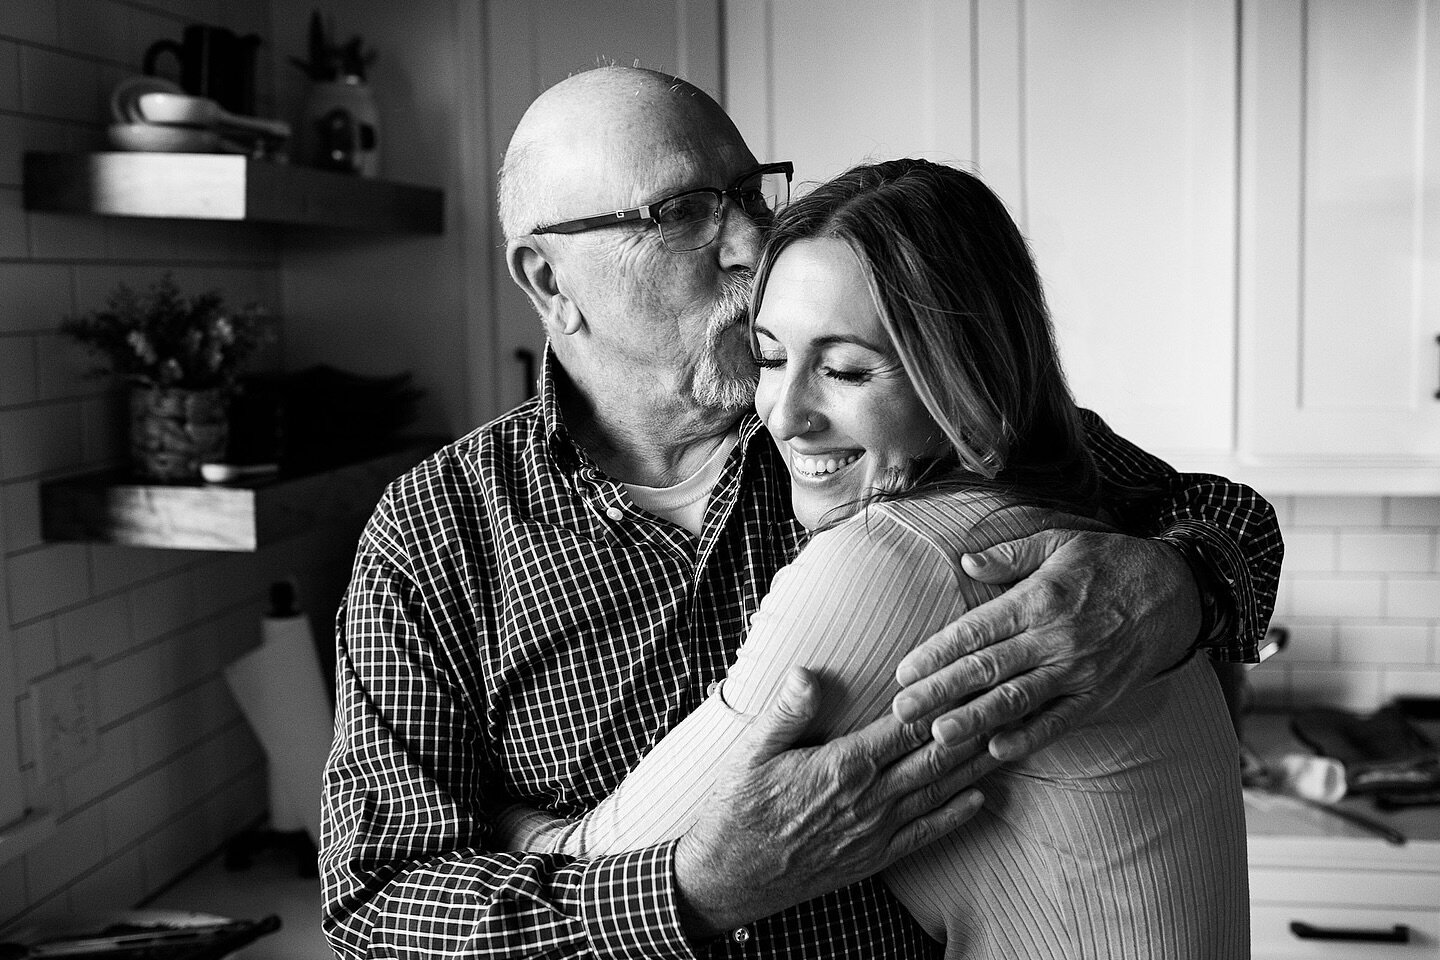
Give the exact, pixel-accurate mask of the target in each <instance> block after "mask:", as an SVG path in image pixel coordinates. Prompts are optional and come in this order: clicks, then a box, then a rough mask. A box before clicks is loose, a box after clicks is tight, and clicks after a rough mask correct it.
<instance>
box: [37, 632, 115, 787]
mask: <svg viewBox="0 0 1440 960" xmlns="http://www.w3.org/2000/svg"><path fill="white" fill-rule="evenodd" d="M30 703H31V707H32V709H33V710H34V711H35V724H34V730H35V741H36V743H35V762H36V764H37V765H38V767H39V769H38V771H37V772H38V779H39V781H40V782H41V783H48V782H49V781H51V780H55V779H57V778H59V777H63V776H65V775H67V774H69V773H73V772H74V771H76V770H78V769H80V768H81V767H83V766H85V765H86V764H87V763H90V762H91V761H92V760H95V759H96V758H97V757H99V756H100V729H99V724H98V720H97V717H96V713H95V711H96V697H95V663H94V661H92V660H89V659H86V660H81V661H80V662H79V663H77V664H75V665H74V666H71V667H67V668H65V669H64V670H62V671H60V672H59V673H57V674H55V675H53V676H49V677H46V678H45V679H43V680H37V681H35V682H34V683H32V684H31V685H30Z"/></svg>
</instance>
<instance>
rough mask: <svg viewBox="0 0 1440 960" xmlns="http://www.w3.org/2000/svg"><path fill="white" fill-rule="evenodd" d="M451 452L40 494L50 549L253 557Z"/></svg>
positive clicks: (122, 481)
mask: <svg viewBox="0 0 1440 960" xmlns="http://www.w3.org/2000/svg"><path fill="white" fill-rule="evenodd" d="M443 443H444V441H443V440H441V439H439V438H427V439H424V440H415V441H410V442H408V443H407V445H406V446H404V447H403V448H400V449H397V450H395V451H394V452H391V453H387V454H384V455H380V456H376V457H372V458H370V459H368V460H363V461H359V462H357V463H351V464H346V465H343V466H337V467H335V468H333V469H329V470H324V471H320V472H316V473H308V474H302V475H295V476H285V475H283V474H281V475H279V476H276V477H271V478H268V479H259V480H247V481H240V482H236V483H224V484H218V483H216V484H212V483H196V484H146V483H137V482H135V481H133V480H127V479H126V478H125V477H124V475H122V474H118V473H115V472H107V473H92V474H85V475H82V476H78V477H70V478H67V479H64V480H52V481H49V482H47V483H42V484H41V486H40V509H41V523H40V528H41V535H42V536H43V537H44V539H45V540H47V541H51V542H66V541H69V542H73V541H85V542H91V543H95V542H99V543H116V544H124V545H126V546H132V547H165V548H169V549H174V550H225V551H232V552H245V551H254V550H257V549H259V548H260V547H263V546H265V545H266V544H269V543H273V542H275V541H276V540H280V539H283V538H285V537H289V536H293V535H295V534H297V533H303V532H305V531H306V530H309V529H310V528H312V527H315V526H317V525H319V524H322V523H326V522H329V521H333V520H342V519H353V518H355V517H365V516H368V515H369V514H370V512H371V511H372V510H374V509H375V504H376V503H377V502H379V500H380V495H381V494H382V493H383V492H384V491H385V487H386V485H388V484H389V483H390V481H391V480H394V479H395V478H396V477H398V476H400V475H401V474H402V473H404V472H405V471H406V470H409V469H410V468H411V467H413V466H414V465H415V464H417V463H419V462H420V461H421V460H423V459H424V458H425V457H427V456H429V455H430V454H431V453H433V452H434V451H435V450H437V449H439V447H440V446H441V445H442V444H443Z"/></svg>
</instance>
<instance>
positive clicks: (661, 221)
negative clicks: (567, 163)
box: [533, 160, 795, 253]
mask: <svg viewBox="0 0 1440 960" xmlns="http://www.w3.org/2000/svg"><path fill="white" fill-rule="evenodd" d="M794 173H795V165H794V164H793V163H791V162H790V161H788V160H787V161H785V162H784V163H767V164H764V165H763V166H759V167H756V168H755V169H754V170H751V171H750V172H748V173H745V174H742V175H741V176H739V177H737V178H735V182H734V183H732V184H730V186H728V187H726V188H725V189H723V190H721V189H720V188H718V187H700V188H698V189H695V190H686V191H685V192H683V193H677V194H674V195H673V196H669V197H662V198H661V199H659V200H656V201H655V202H654V203H647V204H645V205H644V206H640V207H634V208H632V209H630V210H616V211H615V212H614V213H601V214H596V215H595V216H593V217H581V218H580V219H578V220H565V221H563V222H561V223H552V224H550V225H549V226H548V227H539V228H537V229H536V230H534V231H533V232H534V233H583V232H585V231H586V230H598V229H600V228H601V227H608V226H610V225H611V224H616V223H630V222H634V221H642V222H644V221H648V222H650V223H654V224H655V225H656V226H658V227H659V228H660V239H661V240H662V241H663V242H664V244H665V247H666V249H668V250H672V251H674V252H676V253H680V252H683V251H686V250H699V249H700V248H701V247H704V246H707V245H708V244H710V243H711V242H712V241H713V240H714V239H715V238H716V237H717V236H719V234H720V221H721V219H723V217H724V213H725V199H726V198H727V197H728V198H729V199H730V202H731V203H734V204H735V205H736V206H738V207H739V208H740V209H741V210H743V211H744V212H745V215H746V216H747V217H749V218H750V219H751V220H754V221H755V222H756V223H758V224H760V225H762V226H765V225H768V224H769V223H770V221H771V220H773V219H774V217H775V214H776V213H777V212H778V211H779V210H780V208H781V207H783V206H785V204H787V203H789V202H790V178H791V177H792V176H794Z"/></svg>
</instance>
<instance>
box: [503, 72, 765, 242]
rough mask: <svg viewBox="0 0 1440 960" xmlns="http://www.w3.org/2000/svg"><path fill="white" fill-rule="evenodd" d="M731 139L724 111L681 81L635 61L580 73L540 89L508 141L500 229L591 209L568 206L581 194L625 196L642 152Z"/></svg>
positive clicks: (725, 143) (516, 230)
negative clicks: (638, 64) (623, 65)
mask: <svg viewBox="0 0 1440 960" xmlns="http://www.w3.org/2000/svg"><path fill="white" fill-rule="evenodd" d="M737 145H738V146H739V147H740V148H741V149H743V146H744V141H743V140H742V139H741V137H740V134H739V131H737V130H736V129H735V125H734V124H733V123H732V122H731V121H730V118H729V117H728V116H726V115H725V111H723V110H721V109H720V105H719V104H717V103H716V102H715V101H714V100H713V99H711V98H710V97H709V96H708V95H707V94H706V93H705V92H704V91H702V90H700V89H699V88H698V87H695V86H693V85H691V84H689V83H687V82H685V81H684V80H681V79H679V78H677V77H672V76H670V75H669V74H665V73H660V72H658V71H655V70H646V69H642V68H639V67H618V66H607V67H598V68H596V69H594V70H587V71H585V72H584V73H577V74H575V75H573V76H571V77H568V78H566V79H565V80H562V81H561V82H560V83H557V84H556V85H555V86H553V87H551V88H550V89H549V90H546V91H545V92H544V93H542V94H541V95H540V96H539V97H537V98H536V100H535V102H534V103H532V104H531V105H530V108H529V109H528V110H526V111H525V115H524V116H523V117H521V119H520V123H519V125H518V126H517V127H516V128H515V133H514V135H513V136H512V137H511V139H510V145H509V147H508V149H507V150H506V151H505V161H504V163H503V165H502V166H501V170H500V186H499V192H500V196H499V201H500V223H501V225H502V226H503V227H504V230H505V237H506V239H507V240H509V239H513V238H515V237H517V236H522V235H524V234H526V233H529V232H530V231H531V230H533V229H535V228H536V227H538V226H541V225H543V224H546V223H553V222H556V221H558V220H564V219H569V218H571V217H576V216H588V215H590V214H592V213H595V212H597V211H596V210H594V209H590V208H588V207H587V208H584V209H567V208H566V207H567V204H568V205H572V206H573V205H574V204H575V203H576V202H579V203H582V204H583V203H585V202H587V200H586V198H587V197H590V196H594V197H596V198H601V197H603V198H614V197H624V196H626V195H627V194H628V193H629V192H630V191H631V190H632V188H633V184H634V179H635V176H636V170H637V167H639V166H641V165H643V162H644V160H645V159H646V158H647V157H656V156H664V155H668V154H672V153H676V152H681V151H706V150H723V149H732V150H733V149H735V147H736V146H737ZM595 202H597V203H598V202H599V200H598V199H597V200H596V201H595ZM615 202H616V203H617V204H619V203H621V201H619V200H616V201H615ZM598 209H601V210H603V209H604V206H603V205H601V206H600V207H599V208H598Z"/></svg>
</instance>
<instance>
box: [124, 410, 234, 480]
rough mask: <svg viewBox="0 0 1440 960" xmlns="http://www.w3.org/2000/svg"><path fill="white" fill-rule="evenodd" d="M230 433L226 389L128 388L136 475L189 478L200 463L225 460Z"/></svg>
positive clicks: (132, 461) (197, 472)
mask: <svg viewBox="0 0 1440 960" xmlns="http://www.w3.org/2000/svg"><path fill="white" fill-rule="evenodd" d="M229 436H230V421H229V419H228V417H227V409H226V394H225V391H223V390H187V389H184V388H181V387H142V386H136V387H134V388H132V389H131V391H130V467H131V470H132V472H133V473H134V474H135V476H136V477H137V478H138V479H142V480H158V481H161V482H165V483H186V482H191V481H195V480H199V479H200V464H202V463H212V462H217V461H223V460H224V459H225V447H226V443H227V442H228V440H229Z"/></svg>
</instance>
